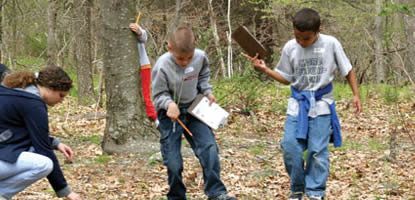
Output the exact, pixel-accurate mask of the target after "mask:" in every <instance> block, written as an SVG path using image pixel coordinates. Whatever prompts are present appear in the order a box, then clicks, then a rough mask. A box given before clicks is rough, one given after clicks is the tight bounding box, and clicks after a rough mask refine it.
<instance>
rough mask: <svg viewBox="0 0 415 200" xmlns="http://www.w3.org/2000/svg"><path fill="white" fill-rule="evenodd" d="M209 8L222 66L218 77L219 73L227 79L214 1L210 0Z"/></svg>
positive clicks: (216, 47)
mask: <svg viewBox="0 0 415 200" xmlns="http://www.w3.org/2000/svg"><path fill="white" fill-rule="evenodd" d="M208 8H209V17H210V26H211V27H212V29H213V39H214V41H215V49H216V53H217V54H218V58H219V65H220V66H219V70H217V73H216V76H217V75H218V74H219V72H222V77H226V69H225V62H224V61H223V53H222V50H221V48H220V43H219V35H218V29H217V26H216V13H215V12H214V11H213V5H212V0H209V3H208Z"/></svg>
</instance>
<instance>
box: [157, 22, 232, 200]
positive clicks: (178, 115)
mask: <svg viewBox="0 0 415 200" xmlns="http://www.w3.org/2000/svg"><path fill="white" fill-rule="evenodd" d="M168 49H169V52H167V53H165V54H163V55H162V56H160V57H159V58H158V60H157V62H156V64H155V65H154V68H153V71H152V73H151V76H152V85H151V86H152V97H153V101H154V106H155V108H156V111H157V113H158V116H157V118H158V120H159V122H160V124H159V126H158V128H159V131H160V134H161V135H160V143H161V153H162V156H163V164H164V165H166V166H167V174H168V183H169V186H170V189H169V192H168V193H167V198H168V199H169V200H173V199H174V200H176V199H180V200H183V199H186V187H185V185H184V184H183V181H182V171H183V159H182V155H181V144H182V141H181V139H182V134H183V132H184V128H183V127H182V126H181V125H180V124H179V123H178V122H177V120H178V119H179V120H180V121H182V122H183V124H184V125H185V126H186V127H187V128H188V129H189V130H190V132H191V133H192V134H193V136H190V135H189V134H185V137H186V139H187V141H188V142H189V144H190V146H191V147H192V149H193V151H194V153H195V155H196V157H197V158H198V159H199V161H200V164H201V166H202V168H203V179H204V190H205V194H206V195H207V196H208V198H209V200H236V198H234V197H230V196H228V195H227V191H226V187H225V185H224V184H223V183H222V181H221V180H220V163H219V156H218V146H217V144H216V138H215V135H214V134H213V132H212V130H211V129H210V128H209V127H208V126H207V125H206V124H204V123H203V122H201V121H200V120H198V119H196V118H194V117H193V116H191V115H190V114H188V113H187V108H188V107H189V106H190V104H192V102H193V101H194V100H195V98H196V96H197V95H198V94H203V95H205V96H206V97H207V98H208V99H209V100H210V102H216V99H215V97H214V96H213V94H212V85H210V83H209V78H210V70H209V67H208V58H207V56H206V53H205V52H204V51H202V50H200V49H195V42H194V35H193V32H192V30H191V29H189V28H187V27H180V28H178V29H176V30H175V31H174V32H173V33H172V34H171V35H170V38H169V44H168Z"/></svg>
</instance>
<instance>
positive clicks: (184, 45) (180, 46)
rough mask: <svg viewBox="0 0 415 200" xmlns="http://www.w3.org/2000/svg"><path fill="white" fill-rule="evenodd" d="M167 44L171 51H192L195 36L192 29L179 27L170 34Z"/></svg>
mask: <svg viewBox="0 0 415 200" xmlns="http://www.w3.org/2000/svg"><path fill="white" fill-rule="evenodd" d="M169 44H170V46H171V48H172V50H173V51H177V52H180V53H188V52H193V51H194V50H195V37H194V34H193V31H192V29H190V28H188V27H179V28H177V29H176V30H174V31H173V32H172V33H171V34H170V38H169Z"/></svg>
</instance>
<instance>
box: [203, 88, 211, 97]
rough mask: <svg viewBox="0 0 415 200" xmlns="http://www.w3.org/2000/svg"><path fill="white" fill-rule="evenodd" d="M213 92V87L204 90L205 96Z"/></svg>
mask: <svg viewBox="0 0 415 200" xmlns="http://www.w3.org/2000/svg"><path fill="white" fill-rule="evenodd" d="M212 93H213V91H212V89H207V90H205V91H203V95H204V96H207V95H208V94H212Z"/></svg>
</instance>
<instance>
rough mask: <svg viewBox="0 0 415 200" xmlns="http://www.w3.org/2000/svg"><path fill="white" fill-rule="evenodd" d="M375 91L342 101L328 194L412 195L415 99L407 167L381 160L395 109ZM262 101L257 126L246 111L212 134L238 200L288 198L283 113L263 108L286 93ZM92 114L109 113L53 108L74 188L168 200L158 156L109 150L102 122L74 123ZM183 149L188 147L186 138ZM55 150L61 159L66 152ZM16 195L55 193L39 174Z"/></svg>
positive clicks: (191, 174) (189, 179) (404, 106)
mask: <svg viewBox="0 0 415 200" xmlns="http://www.w3.org/2000/svg"><path fill="white" fill-rule="evenodd" d="M370 95H371V96H372V97H373V98H372V99H370V100H366V101H365V103H364V108H365V110H364V112H363V113H362V114H361V116H360V117H359V118H356V117H355V116H354V115H353V112H352V111H353V109H354V108H348V105H347V104H348V102H347V101H346V100H338V101H337V107H338V109H339V110H340V112H341V116H340V120H341V123H342V131H343V139H344V145H343V147H341V148H337V149H334V148H333V147H332V146H330V149H331V151H330V159H331V164H330V176H329V179H328V182H327V197H328V198H327V199H414V196H415V177H414V176H415V146H414V144H413V142H411V138H410V137H411V136H412V137H415V135H414V132H415V131H414V130H415V123H414V122H415V120H414V115H415V113H414V112H415V111H414V110H415V109H413V107H414V105H415V104H414V103H413V102H408V103H405V102H403V103H401V104H400V105H399V111H400V112H401V113H404V114H405V115H404V117H405V119H407V120H406V121H405V122H403V123H402V125H400V126H397V129H398V132H399V134H398V141H397V142H398V144H399V146H398V149H397V158H396V159H397V160H399V161H401V162H403V163H405V165H404V166H402V165H399V164H397V163H393V162H389V161H387V160H386V159H384V156H385V155H387V154H388V153H389V150H388V147H389V134H390V131H391V127H392V123H394V122H393V119H392V118H393V116H395V114H394V111H393V108H392V107H391V105H387V104H384V103H382V102H381V98H379V97H377V96H376V94H370ZM262 98H263V101H264V104H263V107H261V108H259V109H258V110H257V111H254V112H253V113H254V114H255V116H256V119H257V120H256V122H255V123H256V124H255V125H254V122H253V118H251V117H250V116H249V115H245V114H240V113H238V112H231V116H230V120H228V122H229V124H228V125H227V126H226V127H225V128H223V129H220V130H218V131H216V132H215V134H216V137H217V141H218V145H219V148H220V159H221V178H222V180H223V182H224V183H225V185H226V186H227V189H228V191H229V192H230V193H231V194H232V195H235V196H237V197H238V198H239V199H245V200H257V199H258V200H259V199H261V200H263V199H270V200H271V199H287V196H288V194H289V188H290V182H289V177H288V175H287V173H286V172H285V168H284V164H283V159H282V150H281V148H280V141H281V139H282V137H283V127H284V121H285V116H284V115H282V114H281V113H282V112H281V111H280V110H275V111H272V109H270V108H269V106H268V107H267V106H266V105H272V102H275V101H278V100H279V99H278V98H281V99H282V98H286V97H285V96H282V97H275V96H273V97H269V96H264V97H262ZM281 101H283V100H281ZM234 110H235V109H234ZM88 113H105V112H104V111H103V110H96V109H94V108H89V107H79V106H77V105H76V100H75V99H72V98H68V99H67V100H66V101H65V102H64V103H63V104H62V105H59V106H56V107H54V108H51V109H50V128H51V132H52V133H53V134H54V135H55V136H57V137H58V138H60V139H61V140H62V141H63V142H64V143H67V144H68V145H70V146H71V147H72V148H73V150H74V151H75V157H74V161H73V163H72V164H63V167H62V168H63V171H64V173H65V175H66V178H67V180H68V182H69V185H70V187H71V188H72V189H73V191H76V192H79V193H81V195H82V196H83V198H84V199H103V200H104V199H105V200H107V199H108V200H112V199H134V200H135V199H137V200H144V199H146V200H147V199H151V200H153V199H154V200H159V199H166V198H165V195H166V193H167V192H168V189H169V188H168V184H167V170H166V168H165V166H163V164H162V163H161V161H160V160H158V159H152V160H150V159H149V156H150V155H139V154H130V153H126V154H112V155H106V154H104V153H103V152H102V149H101V146H100V144H99V142H100V141H101V140H102V137H103V135H104V129H105V119H104V118H102V117H101V118H98V119H93V120H91V119H84V118H82V117H81V118H77V120H71V119H74V116H88V115H87V114H88ZM184 146H185V147H186V148H189V145H188V144H187V143H186V142H185V143H184ZM155 153H157V152H155ZM57 154H58V157H59V159H60V160H61V161H63V156H62V155H60V154H59V153H58V152H57ZM183 161H184V171H183V177H184V182H185V184H186V186H187V195H188V198H189V199H192V200H193V199H205V198H206V197H205V195H204V192H203V173H202V170H201V168H200V164H199V161H198V160H197V158H195V156H194V155H192V154H190V155H188V154H186V155H185V156H184V158H183ZM61 163H63V162H61ZM15 199H18V200H27V199H29V200H30V199H37V200H42V199H56V200H57V199H58V198H57V197H55V196H54V192H53V191H52V190H51V187H50V186H49V184H48V182H47V180H46V179H42V180H41V181H39V182H38V183H35V184H33V185H32V186H31V187H29V188H28V189H26V190H24V191H23V192H21V193H20V194H19V195H17V196H16V198H15Z"/></svg>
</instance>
